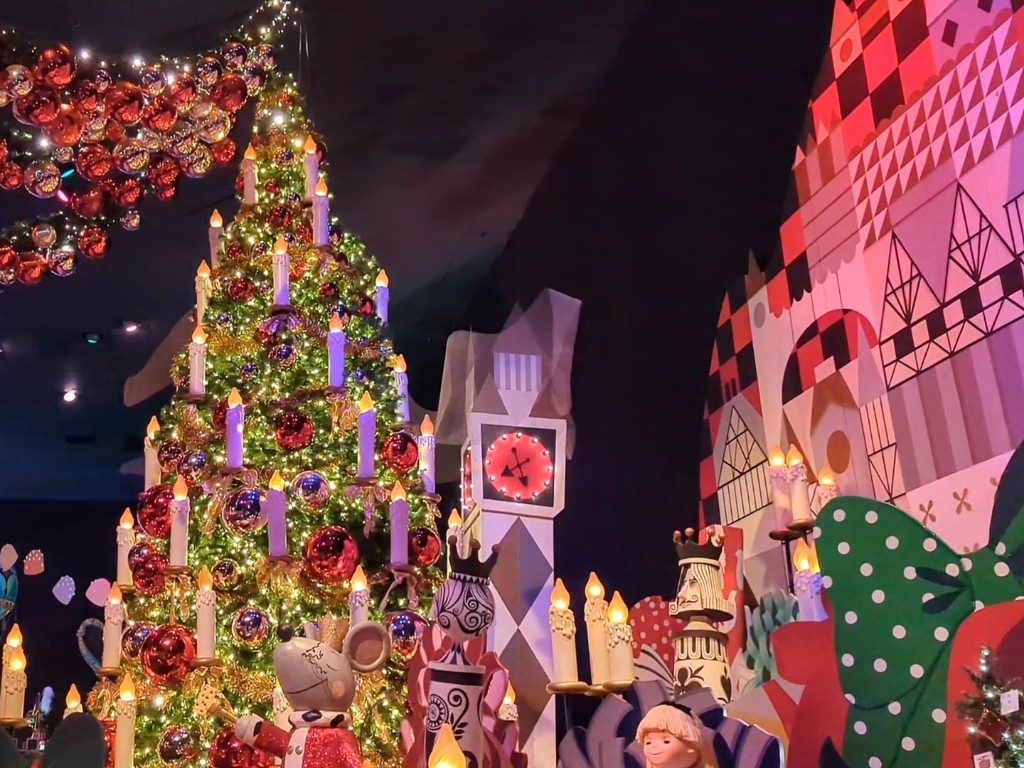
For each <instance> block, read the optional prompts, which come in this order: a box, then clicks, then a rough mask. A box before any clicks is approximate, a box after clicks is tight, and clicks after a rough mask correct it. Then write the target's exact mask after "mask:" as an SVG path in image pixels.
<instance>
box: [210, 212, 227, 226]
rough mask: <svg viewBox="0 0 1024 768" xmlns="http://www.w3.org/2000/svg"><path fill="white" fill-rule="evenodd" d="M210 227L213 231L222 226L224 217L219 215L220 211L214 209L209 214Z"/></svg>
mask: <svg viewBox="0 0 1024 768" xmlns="http://www.w3.org/2000/svg"><path fill="white" fill-rule="evenodd" d="M210 226H211V227H213V228H215V229H220V228H221V227H223V226H224V217H223V216H221V215H220V211H218V210H217V209H216V208H214V209H213V213H211V214H210Z"/></svg>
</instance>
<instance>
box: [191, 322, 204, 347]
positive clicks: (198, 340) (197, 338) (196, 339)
mask: <svg viewBox="0 0 1024 768" xmlns="http://www.w3.org/2000/svg"><path fill="white" fill-rule="evenodd" d="M192 343H193V344H205V343H206V331H204V330H203V326H201V325H200V326H198V327H197V328H196V329H195V330H194V331H193V332H192Z"/></svg>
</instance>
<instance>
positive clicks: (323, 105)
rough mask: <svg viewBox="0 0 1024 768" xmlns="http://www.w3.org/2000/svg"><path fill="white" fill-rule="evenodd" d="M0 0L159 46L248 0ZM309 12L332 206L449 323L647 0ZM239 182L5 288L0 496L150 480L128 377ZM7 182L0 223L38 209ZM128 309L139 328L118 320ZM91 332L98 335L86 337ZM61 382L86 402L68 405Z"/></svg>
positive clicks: (191, 41)
mask: <svg viewBox="0 0 1024 768" xmlns="http://www.w3.org/2000/svg"><path fill="white" fill-rule="evenodd" d="M4 5H5V7H4V8H2V9H0V18H2V20H3V21H5V22H12V23H14V24H17V25H18V26H20V27H22V28H23V29H25V30H27V31H29V32H31V33H32V34H33V35H34V36H35V37H37V38H38V39H44V40H45V39H52V40H55V41H65V42H68V43H69V44H70V45H72V46H73V47H76V48H79V49H80V48H83V47H88V48H90V49H92V50H93V51H103V52H106V53H126V54H134V53H136V52H139V53H142V54H143V55H154V54H157V53H168V54H182V53H187V52H192V51H200V50H202V49H203V48H205V47H207V46H210V45H213V44H215V42H216V40H217V37H218V34H217V33H218V31H219V30H225V29H231V28H232V27H234V26H235V25H236V24H237V23H238V21H239V20H240V18H241V17H242V16H243V15H244V13H245V12H247V11H248V10H249V9H250V8H251V6H252V0H217V2H216V3H213V2H209V1H208V0H206V1H204V0H161V1H160V2H157V3H150V2H146V3H140V2H130V3H126V2H124V1H123V0H90V2H89V3H88V4H83V3H81V2H80V1H79V0H51V1H50V2H48V3H47V4H46V9H47V12H46V13H45V14H44V15H39V11H38V8H39V7H38V6H35V5H34V4H32V3H23V4H4ZM303 5H304V7H305V10H306V13H305V29H306V31H307V33H308V41H309V43H308V47H309V58H308V59H306V58H305V57H302V58H300V57H298V56H297V55H295V56H292V57H291V58H292V59H293V61H292V64H293V66H295V67H297V68H298V69H299V71H300V72H301V76H302V80H303V82H304V84H305V85H306V91H307V94H308V104H309V106H308V109H309V113H310V115H311V117H312V118H313V120H314V121H315V123H316V125H317V127H318V129H319V130H320V131H321V132H322V133H323V134H324V135H325V137H326V141H327V145H328V150H329V155H328V157H329V160H330V162H331V169H332V170H331V187H332V191H333V192H334V194H335V200H336V203H335V209H336V211H337V212H338V213H339V215H341V216H342V218H343V223H344V224H345V225H346V227H348V228H349V229H351V230H353V231H355V232H357V233H359V234H360V235H361V236H362V237H363V238H364V240H365V241H366V242H367V243H368V244H369V245H370V247H371V248H372V249H373V250H374V251H375V252H376V253H377V254H378V255H379V256H380V258H381V260H382V261H383V263H384V264H385V265H386V267H387V269H388V272H389V274H390V275H391V277H392V281H393V282H392V285H393V294H392V295H393V297H394V298H393V301H394V302H395V304H396V310H395V316H396V317H400V318H403V319H404V321H405V322H406V323H407V324H409V325H410V326H411V325H414V324H415V323H416V322H417V321H418V320H419V317H418V315H419V314H422V313H427V312H430V311H432V309H431V304H433V306H434V307H435V308H436V309H437V311H439V312H440V313H441V314H442V315H444V316H445V317H448V316H451V317H454V316H456V315H457V314H458V312H459V309H458V308H459V307H460V306H465V305H467V304H468V302H469V301H470V299H471V297H472V294H473V289H474V287H475V285H476V280H477V279H479V277H481V276H482V275H484V274H485V273H486V271H487V269H488V267H489V265H490V263H491V262H492V261H493V260H494V259H495V258H496V256H497V255H498V254H499V253H500V252H501V251H502V249H503V248H504V246H505V242H506V239H507V237H508V235H509V234H510V233H511V232H512V230H513V229H514V228H515V226H516V224H517V222H518V221H519V219H520V216H521V215H522V212H523V210H524V207H525V206H526V204H527V202H528V201H529V199H530V197H531V195H532V194H533V192H534V190H535V189H536V188H537V185H538V184H539V183H540V181H541V180H542V179H543V178H544V176H545V173H546V172H547V170H548V167H549V165H550V163H551V161H552V158H553V157H554V156H555V154H556V152H557V150H558V148H559V147H560V146H561V144H562V143H563V142H564V140H565V139H566V137H567V136H569V134H570V133H571V131H572V130H573V128H574V126H575V125H576V123H577V122H578V120H579V118H580V116H581V115H582V114H583V112H584V110H585V109H586V108H587V105H588V103H589V102H590V100H591V97H592V95H593V93H594V92H595V90H596V89H597V88H598V87H599V86H600V85H601V82H602V78H603V76H604V73H605V72H606V70H607V68H608V66H609V64H610V62H611V61H612V60H613V59H614V57H615V54H616V51H617V49H618V47H619V45H620V44H621V42H622V40H623V38H624V37H625V35H626V33H627V31H628V29H629V28H630V26H631V23H632V22H633V19H634V18H635V16H636V13H637V12H638V10H639V9H640V8H641V6H643V5H644V3H643V2H641V0H559V1H558V2H551V1H550V0H517V2H480V0H445V2H440V3H424V2H422V1H421V0H418V1H412V0H388V1H387V2H352V1H350V0H306V2H304V3H303ZM83 8H87V10H83ZM295 45H297V42H296V43H295ZM638 85H639V86H640V87H642V84H638ZM232 181H233V173H232V172H222V173H220V174H215V175H213V176H211V177H208V178H206V179H203V180H201V181H194V182H186V183H184V184H183V186H182V188H181V190H180V193H179V195H178V199H177V200H175V201H174V202H172V203H166V204H154V205H151V206H148V207H146V208H144V209H143V211H142V213H143V226H142V228H141V229H140V230H139V231H138V232H136V233H131V234H128V233H119V234H118V235H116V239H115V243H114V245H115V247H114V248H113V250H112V252H111V254H110V255H109V256H108V258H107V259H106V260H104V261H101V262H95V263H87V264H83V265H82V266H81V267H80V269H79V271H78V273H77V274H76V275H75V276H74V277H72V278H69V279H66V280H63V281H61V280H57V279H49V280H48V281H47V282H45V283H44V284H43V285H42V286H39V287H35V288H24V287H19V286H14V287H12V288H10V289H8V290H6V291H4V292H3V293H2V294H0V344H2V348H3V352H2V354H0V436H2V437H0V498H7V499H16V498H46V499H58V498H67V499H97V500H102V499H117V500H120V499H125V498H129V497H130V496H131V495H132V494H134V493H135V492H136V491H137V488H138V483H139V481H138V478H137V477H134V476H131V475H126V474H124V473H123V472H120V471H119V470H120V468H121V467H123V465H124V464H125V463H126V462H130V461H131V460H133V459H134V458H135V457H137V456H138V453H139V451H140V438H141V435H142V430H143V428H144V425H145V423H146V421H147V420H148V419H149V416H150V415H151V414H152V413H153V412H155V410H156V409H157V407H158V406H159V404H160V398H159V397H158V398H153V399H151V400H150V401H148V402H146V403H144V404H142V405H141V406H137V407H134V408H125V407H124V405H123V403H122V386H123V383H124V380H125V379H126V378H127V377H128V376H129V375H131V374H132V373H134V372H136V371H137V370H138V369H139V368H141V366H142V365H143V364H144V363H145V361H146V360H147V359H148V357H149V355H150V353H151V352H152V351H153V349H154V347H155V346H156V345H157V344H158V343H159V342H160V341H161V340H162V339H163V338H164V337H165V335H166V334H167V333H168V331H169V329H170V328H171V327H172V326H173V324H174V323H175V322H176V321H177V320H178V319H179V318H180V317H181V316H182V315H183V314H184V313H185V312H186V311H187V310H188V308H189V307H190V306H191V303H192V301H193V297H194V294H193V289H192V276H193V274H194V271H195V268H196V266H197V264H198V262H199V260H200V259H202V258H203V257H204V255H205V247H206V246H205V243H206V221H207V218H208V217H209V213H210V211H211V209H212V208H213V207H214V206H217V207H219V208H220V209H221V210H222V211H224V210H228V209H230V207H231V202H230V199H231V196H232V191H231V188H232ZM4 195H6V196H5V197H2V198H0V221H2V223H5V224H6V223H9V222H10V221H13V220H16V219H18V218H21V217H23V216H24V215H25V214H26V213H27V211H28V209H27V208H26V204H25V202H24V200H23V198H24V196H23V195H11V194H9V193H4ZM438 283H439V284H440V285H441V286H442V288H441V290H440V291H439V292H436V297H435V298H434V299H432V301H431V303H428V304H424V303H423V302H413V301H408V302H406V306H407V309H406V310H405V311H404V312H403V311H402V306H403V299H408V298H410V297H412V296H413V295H414V294H415V293H416V292H417V291H418V290H420V289H422V288H423V287H424V286H427V285H432V284H438ZM127 320H131V321H135V322H138V323H140V324H141V330H140V331H139V332H138V333H135V334H133V335H126V334H125V333H123V331H121V330H119V329H120V328H121V326H122V324H123V322H124V321H127ZM434 321H435V325H436V324H437V317H435V318H434ZM442 325H443V322H442ZM87 332H98V333H100V334H102V335H103V340H102V342H101V343H99V344H96V345H89V344H87V343H86V342H85V341H84V339H83V334H85V333H87ZM398 332H399V333H400V332H401V329H398ZM407 336H409V337H410V338H415V334H407ZM432 341H433V342H434V343H435V344H436V343H437V342H438V341H439V340H438V339H436V338H435V339H433V340H432ZM441 341H442V348H443V340H441ZM436 386H437V383H436V382H435V383H432V384H431V385H430V386H428V387H427V390H428V391H429V390H430V389H434V388H436ZM66 387H74V388H76V389H77V390H78V391H79V392H80V393H81V395H80V399H79V400H78V402H76V403H74V404H70V405H69V404H65V403H63V402H62V401H61V397H60V395H61V393H62V391H63V390H64V389H65V388H66ZM421 389H422V387H421Z"/></svg>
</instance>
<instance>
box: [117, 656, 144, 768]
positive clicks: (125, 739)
mask: <svg viewBox="0 0 1024 768" xmlns="http://www.w3.org/2000/svg"><path fill="white" fill-rule="evenodd" d="M118 693H119V695H118V699H117V707H116V709H117V721H116V730H115V732H114V768H132V766H134V765H135V717H136V715H137V712H138V702H136V700H135V683H134V682H133V681H132V676H131V674H130V673H127V672H126V673H125V676H124V680H122V681H121V688H120V691H119V692H118Z"/></svg>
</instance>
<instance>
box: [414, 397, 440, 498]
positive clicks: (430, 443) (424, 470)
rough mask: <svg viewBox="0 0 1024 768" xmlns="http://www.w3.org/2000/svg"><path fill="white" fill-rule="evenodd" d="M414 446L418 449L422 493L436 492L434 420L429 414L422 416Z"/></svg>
mask: <svg viewBox="0 0 1024 768" xmlns="http://www.w3.org/2000/svg"><path fill="white" fill-rule="evenodd" d="M416 447H417V448H419V451H420V454H419V455H420V458H419V463H420V467H419V468H420V479H421V480H422V481H423V492H424V493H436V492H437V438H436V437H434V422H433V421H431V420H430V414H427V415H425V416H424V417H423V421H422V422H421V423H420V434H419V437H417V438H416Z"/></svg>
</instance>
